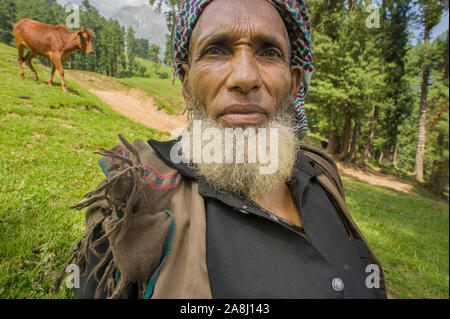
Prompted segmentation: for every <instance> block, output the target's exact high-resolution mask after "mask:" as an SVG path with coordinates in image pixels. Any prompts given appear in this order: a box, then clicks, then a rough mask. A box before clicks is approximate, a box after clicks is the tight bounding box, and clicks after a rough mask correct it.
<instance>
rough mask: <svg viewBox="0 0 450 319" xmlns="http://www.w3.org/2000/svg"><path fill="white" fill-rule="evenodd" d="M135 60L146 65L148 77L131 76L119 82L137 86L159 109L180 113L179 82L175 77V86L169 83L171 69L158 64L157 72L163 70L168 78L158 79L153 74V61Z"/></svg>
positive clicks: (181, 105)
mask: <svg viewBox="0 0 450 319" xmlns="http://www.w3.org/2000/svg"><path fill="white" fill-rule="evenodd" d="M136 60H137V61H138V62H139V63H140V64H141V65H143V66H145V67H146V69H147V71H148V72H149V74H150V76H151V77H150V78H145V77H138V76H136V77H133V78H125V79H120V80H119V81H120V83H122V84H124V85H126V86H127V87H131V88H137V89H140V90H142V91H144V92H145V93H147V94H148V95H149V96H151V97H152V98H153V100H154V101H155V103H156V105H157V106H158V108H159V109H165V110H166V111H167V113H169V114H180V113H181V112H183V110H184V106H185V103H184V99H183V95H182V94H181V82H180V80H179V79H178V78H177V79H176V81H175V86H172V85H171V83H170V76H171V69H170V67H167V66H165V65H158V72H159V73H162V72H165V73H166V74H168V76H169V79H160V78H159V77H158V75H157V74H155V72H154V71H155V63H154V62H151V61H148V60H144V59H141V58H136Z"/></svg>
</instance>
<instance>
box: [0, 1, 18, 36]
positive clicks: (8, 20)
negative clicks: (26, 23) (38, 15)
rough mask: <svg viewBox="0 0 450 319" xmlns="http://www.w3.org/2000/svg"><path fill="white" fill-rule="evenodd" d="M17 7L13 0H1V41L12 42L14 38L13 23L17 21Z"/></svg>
mask: <svg viewBox="0 0 450 319" xmlns="http://www.w3.org/2000/svg"><path fill="white" fill-rule="evenodd" d="M16 16H17V8H16V4H15V2H14V1H12V0H2V1H0V42H4V43H6V44H10V43H11V41H12V40H13V39H14V35H13V33H12V28H13V25H14V24H15V23H16Z"/></svg>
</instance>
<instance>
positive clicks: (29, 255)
mask: <svg viewBox="0 0 450 319" xmlns="http://www.w3.org/2000/svg"><path fill="white" fill-rule="evenodd" d="M36 66H37V69H38V72H39V74H40V76H41V79H42V80H41V81H42V82H34V81H33V80H32V76H31V73H30V72H29V71H27V72H26V79H25V80H20V79H19V76H18V66H17V63H16V52H15V49H13V48H11V47H8V46H5V45H3V44H0V151H1V152H0V203H1V205H0V298H54V297H57V298H69V297H71V292H70V291H69V290H67V289H62V290H61V291H60V292H59V293H58V294H57V295H53V294H52V292H51V287H52V284H53V281H54V279H55V277H56V275H57V273H58V271H59V270H60V268H61V266H62V265H63V264H64V262H65V261H66V260H67V258H68V257H69V255H70V249H71V247H72V245H73V244H74V243H75V242H76V241H77V240H78V239H79V238H80V236H81V234H82V233H83V231H84V215H83V213H82V212H76V211H72V210H70V209H69V207H70V206H71V205H74V204H76V203H77V202H78V201H79V200H80V199H81V197H82V195H83V194H85V193H86V192H88V191H91V190H92V189H93V188H94V187H96V186H97V184H98V183H99V182H100V181H101V180H102V179H103V175H102V173H101V170H100V168H99V167H98V165H97V160H98V159H99V155H95V154H93V150H94V148H95V147H97V146H98V147H105V148H109V147H111V146H113V145H115V144H116V143H117V142H118V138H117V134H118V133H123V134H124V135H125V136H126V137H127V138H128V139H129V140H133V139H134V138H142V139H147V138H161V137H162V135H161V132H158V131H156V130H153V129H149V128H146V127H144V126H142V125H139V124H136V123H134V122H132V121H130V120H128V119H126V118H124V117H123V116H121V115H119V114H118V113H117V112H115V111H113V110H112V109H111V108H110V107H109V106H108V105H105V104H104V103H102V102H101V101H100V100H99V99H97V98H96V97H95V96H94V95H92V94H90V93H89V92H88V91H87V90H85V89H84V88H83V87H81V86H79V85H77V84H76V83H74V82H72V81H68V85H69V87H70V89H71V93H63V92H62V91H61V89H60V87H59V86H58V85H57V84H58V83H56V84H55V87H53V88H49V87H47V85H46V83H45V81H46V80H47V78H48V69H47V68H44V67H42V66H39V65H36ZM113 82H114V79H111V83H108V85H114V83H113ZM120 82H122V83H124V84H125V85H127V86H129V87H130V88H139V89H142V90H144V91H146V92H147V93H148V94H149V95H150V96H153V95H155V96H156V95H157V96H159V97H160V98H161V99H162V100H164V101H170V100H171V99H177V101H181V99H182V98H181V95H180V93H179V88H180V85H179V84H177V86H176V87H175V88H173V87H172V86H171V85H170V81H169V80H160V79H154V78H151V79H145V78H133V79H121V80H120ZM177 82H178V81H177ZM89 85H91V83H86V86H89ZM20 97H22V98H20ZM309 141H310V144H313V145H316V144H317V143H319V142H320V139H319V138H317V137H314V136H310V137H309ZM344 184H345V187H346V195H347V203H348V206H349V209H350V211H351V212H352V213H353V216H354V219H355V221H356V222H357V223H358V225H359V226H360V227H361V230H362V232H363V233H364V235H365V236H366V238H367V240H368V241H369V243H370V244H371V247H372V248H373V249H374V251H375V252H376V254H377V256H378V257H379V259H380V260H381V262H382V264H383V267H384V270H385V272H386V278H387V284H388V288H389V290H390V292H391V293H392V294H393V296H394V297H396V298H448V297H449V291H448V289H449V288H448V279H449V278H448V274H449V220H448V204H447V203H443V202H442V201H435V200H432V199H430V198H427V197H425V195H426V194H425V193H424V194H414V195H408V194H403V193H398V192H394V191H391V190H388V189H385V188H382V187H374V186H370V185H367V184H364V183H360V182H357V181H354V180H351V179H344Z"/></svg>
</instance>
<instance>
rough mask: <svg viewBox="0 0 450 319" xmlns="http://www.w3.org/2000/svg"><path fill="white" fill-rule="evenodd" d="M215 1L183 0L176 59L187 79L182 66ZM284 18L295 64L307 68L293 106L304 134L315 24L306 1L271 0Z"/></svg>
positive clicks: (174, 42) (177, 34) (176, 43)
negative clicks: (200, 22)
mask: <svg viewBox="0 0 450 319" xmlns="http://www.w3.org/2000/svg"><path fill="white" fill-rule="evenodd" d="M212 1H213V0H183V4H182V6H181V10H180V12H179V15H178V18H177V25H176V27H175V36H174V41H173V52H174V62H175V67H176V71H177V73H178V75H179V77H180V79H181V81H183V79H184V72H183V70H182V68H181V65H182V64H183V63H186V62H187V61H188V56H189V41H190V38H191V34H192V30H194V27H195V24H196V22H197V20H198V18H199V17H200V15H201V14H202V12H203V10H204V9H205V8H206V6H207V5H208V4H210V3H211V2H212ZM268 1H269V2H270V3H271V4H272V5H273V6H274V7H275V8H276V9H277V11H278V13H279V14H280V16H281V17H282V19H283V21H284V23H285V25H286V29H287V31H288V33H289V39H290V42H291V47H292V50H291V63H292V65H299V66H301V67H302V68H303V73H304V75H303V82H302V85H301V87H300V89H299V91H298V93H297V96H296V99H295V101H294V103H293V107H294V109H295V112H296V118H295V124H294V128H295V130H296V131H299V132H301V133H307V132H308V120H307V117H306V113H305V96H306V93H308V89H309V83H310V81H311V76H312V73H313V72H314V65H313V60H314V58H313V53H312V48H313V47H312V43H311V36H310V28H311V23H310V21H309V16H308V10H307V9H306V4H305V1H303V0H268Z"/></svg>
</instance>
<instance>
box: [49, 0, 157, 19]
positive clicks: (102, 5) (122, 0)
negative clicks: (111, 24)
mask: <svg viewBox="0 0 450 319" xmlns="http://www.w3.org/2000/svg"><path fill="white" fill-rule="evenodd" d="M57 2H58V3H59V4H62V5H65V4H66V3H69V2H71V3H73V4H81V2H82V0H57ZM89 3H90V4H91V5H92V6H94V7H96V8H97V9H98V11H100V13H101V14H102V15H104V16H105V17H107V18H109V17H111V16H113V15H114V14H116V13H117V12H118V11H119V10H120V9H121V8H122V7H124V6H141V5H143V4H148V3H149V1H148V0H114V1H111V0H90V1H89Z"/></svg>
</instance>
